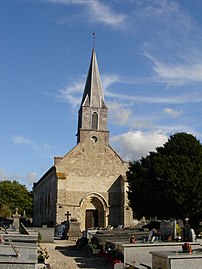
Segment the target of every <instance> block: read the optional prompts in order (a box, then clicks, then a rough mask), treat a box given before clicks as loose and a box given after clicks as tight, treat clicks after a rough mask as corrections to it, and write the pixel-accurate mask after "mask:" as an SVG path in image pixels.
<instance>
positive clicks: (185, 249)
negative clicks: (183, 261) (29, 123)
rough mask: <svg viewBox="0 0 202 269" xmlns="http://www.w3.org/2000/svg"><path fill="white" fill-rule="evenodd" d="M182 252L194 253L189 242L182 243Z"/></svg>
mask: <svg viewBox="0 0 202 269" xmlns="http://www.w3.org/2000/svg"><path fill="white" fill-rule="evenodd" d="M182 252H183V253H192V248H191V245H190V244H189V243H184V244H183V245H182Z"/></svg>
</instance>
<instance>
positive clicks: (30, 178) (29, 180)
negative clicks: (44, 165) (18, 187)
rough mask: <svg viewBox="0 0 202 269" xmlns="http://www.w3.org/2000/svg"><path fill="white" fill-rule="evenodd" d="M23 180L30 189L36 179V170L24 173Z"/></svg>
mask: <svg viewBox="0 0 202 269" xmlns="http://www.w3.org/2000/svg"><path fill="white" fill-rule="evenodd" d="M25 181H26V186H28V187H29V189H31V188H32V185H33V183H34V182H37V181H38V175H37V173H36V172H30V173H29V174H27V175H26V177H25Z"/></svg>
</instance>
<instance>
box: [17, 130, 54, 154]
mask: <svg viewBox="0 0 202 269" xmlns="http://www.w3.org/2000/svg"><path fill="white" fill-rule="evenodd" d="M12 142H13V143H14V144H17V145H27V146H29V147H30V148H31V149H32V150H33V151H35V152H37V153H39V154H40V155H42V156H45V157H48V158H50V157H52V156H53V154H51V152H50V150H51V147H50V146H49V145H47V144H42V143H36V142H35V141H33V140H32V139H30V138H26V137H24V136H22V135H17V136H13V137H12Z"/></svg>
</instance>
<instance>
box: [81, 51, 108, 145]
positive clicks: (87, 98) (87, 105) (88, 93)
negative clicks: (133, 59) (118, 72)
mask: <svg viewBox="0 0 202 269" xmlns="http://www.w3.org/2000/svg"><path fill="white" fill-rule="evenodd" d="M107 114H108V113H107V106H106V104H105V101H104V95H103V90H102V85H101V79H100V73H99V69H98V63H97V58H96V53H95V48H93V51H92V56H91V61H90V67H89V70H88V75H87V79H86V84H85V88H84V93H83V97H82V101H81V105H80V109H79V120H78V134H77V135H78V142H80V140H81V137H80V132H81V130H88V131H92V130H93V131H107Z"/></svg>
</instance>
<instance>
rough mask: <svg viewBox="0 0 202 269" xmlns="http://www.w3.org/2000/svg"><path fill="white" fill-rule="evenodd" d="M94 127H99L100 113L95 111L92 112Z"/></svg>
mask: <svg viewBox="0 0 202 269" xmlns="http://www.w3.org/2000/svg"><path fill="white" fill-rule="evenodd" d="M92 129H93V130H97V129H98V114H97V113H96V112H93V114H92Z"/></svg>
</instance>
